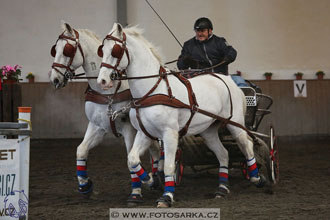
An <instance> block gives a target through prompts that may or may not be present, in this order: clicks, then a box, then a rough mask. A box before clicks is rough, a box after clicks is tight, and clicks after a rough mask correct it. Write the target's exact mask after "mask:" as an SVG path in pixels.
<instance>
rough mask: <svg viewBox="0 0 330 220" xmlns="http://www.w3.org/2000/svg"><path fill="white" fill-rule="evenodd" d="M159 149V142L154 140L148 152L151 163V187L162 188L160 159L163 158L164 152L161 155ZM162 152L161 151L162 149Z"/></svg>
mask: <svg viewBox="0 0 330 220" xmlns="http://www.w3.org/2000/svg"><path fill="white" fill-rule="evenodd" d="M160 151H161V149H160V146H159V144H158V143H157V142H156V141H154V142H153V143H152V144H151V146H150V148H149V153H150V156H151V164H152V177H153V180H154V183H153V185H152V186H151V189H162V188H163V182H164V180H163V177H164V175H162V173H164V172H161V171H162V170H163V166H162V164H163V163H162V161H163V160H164V153H163V156H161V152H160ZM162 152H163V151H162Z"/></svg>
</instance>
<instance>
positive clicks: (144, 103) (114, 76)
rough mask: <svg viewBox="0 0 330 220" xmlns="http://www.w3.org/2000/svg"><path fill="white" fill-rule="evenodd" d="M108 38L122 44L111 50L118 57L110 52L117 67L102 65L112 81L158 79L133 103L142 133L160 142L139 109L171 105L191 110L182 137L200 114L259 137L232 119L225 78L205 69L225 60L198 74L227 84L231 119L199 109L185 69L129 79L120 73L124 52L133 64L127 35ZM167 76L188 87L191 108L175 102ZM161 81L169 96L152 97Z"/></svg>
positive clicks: (160, 70) (121, 71)
mask: <svg viewBox="0 0 330 220" xmlns="http://www.w3.org/2000/svg"><path fill="white" fill-rule="evenodd" d="M106 39H107V40H114V41H115V42H120V43H121V44H122V46H121V47H120V46H118V47H120V48H119V49H118V47H117V48H115V46H116V45H117V44H115V45H114V46H113V48H112V52H113V51H119V52H120V54H119V55H118V53H115V54H113V53H111V55H112V56H113V57H115V58H117V62H116V64H115V66H112V65H110V64H107V63H103V62H102V63H101V67H102V66H103V67H106V68H109V69H112V70H113V72H112V73H111V75H110V78H111V80H131V79H147V78H154V77H159V79H158V80H157V82H156V84H155V85H154V86H153V87H152V88H151V89H150V90H149V92H147V93H146V94H145V95H144V96H143V97H142V98H138V99H135V100H133V102H132V103H133V104H132V108H135V111H136V118H137V121H138V123H139V126H140V128H141V130H142V131H143V133H144V134H145V135H146V136H148V137H149V138H150V139H153V140H157V138H155V137H153V136H152V135H151V134H150V133H149V132H148V131H147V130H146V129H145V127H144V125H143V123H142V121H141V117H140V112H139V109H140V108H144V107H149V106H153V105H167V106H171V107H174V108H185V109H190V117H189V119H188V121H187V122H186V124H185V126H184V127H183V128H182V129H181V130H180V131H179V135H180V136H181V137H182V136H184V135H185V134H186V133H187V131H188V128H189V125H190V123H191V121H192V118H193V116H194V115H195V113H196V112H199V113H201V114H203V115H206V116H208V117H211V118H214V119H216V120H218V121H220V122H222V123H223V124H224V126H226V125H227V124H231V125H233V126H236V127H239V128H241V129H243V130H245V131H246V132H247V133H248V135H249V136H250V137H251V138H252V139H253V140H255V139H256V137H255V136H254V135H253V134H252V133H251V132H250V131H249V130H248V129H247V128H245V127H244V126H243V125H241V124H239V123H236V122H234V121H231V120H230V119H231V118H232V113H233V104H232V97H231V92H230V89H229V87H228V85H227V84H226V83H225V81H224V80H223V79H222V78H220V77H219V76H217V75H216V74H215V73H213V72H208V71H206V70H209V69H212V68H215V67H217V66H220V65H223V64H224V63H225V61H222V62H220V63H218V64H216V65H214V66H212V67H208V68H204V69H201V70H200V71H199V74H198V75H205V74H209V75H211V76H213V77H216V78H217V79H219V80H221V81H222V82H223V83H224V84H225V85H226V87H227V90H228V93H229V96H230V116H229V117H228V118H224V117H221V116H219V115H215V114H213V113H211V112H208V111H205V110H203V109H200V108H199V107H198V103H197V100H196V97H195V94H194V92H193V89H192V87H191V84H190V82H189V80H188V79H186V78H184V77H183V76H182V75H181V74H182V73H184V72H185V71H186V70H183V71H182V72H169V73H167V72H166V70H165V69H164V67H162V66H160V67H159V73H158V74H155V75H149V76H136V77H128V76H127V75H126V69H123V70H118V66H119V64H120V61H121V59H122V57H123V54H124V52H126V55H127V58H128V65H129V64H130V59H129V54H128V50H127V47H126V34H125V33H124V32H123V40H121V39H118V38H116V37H113V36H112V33H111V34H110V35H107V36H106V37H105V39H104V40H106ZM104 40H103V41H104ZM102 45H103V44H102ZM102 45H101V46H102ZM101 46H100V48H101V51H102V47H101ZM100 48H99V50H98V51H100ZM98 53H99V56H101V55H103V54H101V52H98ZM128 65H127V66H128ZM126 68H127V67H126ZM196 72H197V71H196ZM168 75H174V76H175V77H177V78H178V79H179V80H180V81H181V82H182V83H183V84H184V85H185V87H186V88H187V91H188V98H189V105H188V104H185V103H183V102H181V101H180V100H178V99H176V98H175V97H174V96H173V94H172V90H171V87H170V84H169V81H168V77H167V76H168ZM162 80H165V83H166V86H167V92H168V95H164V94H157V95H151V94H152V93H153V92H154V91H155V90H156V88H157V87H158V85H159V84H160V82H161V81H162ZM115 94H116V93H115ZM150 95H151V96H150Z"/></svg>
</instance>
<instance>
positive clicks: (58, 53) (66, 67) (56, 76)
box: [50, 22, 84, 88]
mask: <svg viewBox="0 0 330 220" xmlns="http://www.w3.org/2000/svg"><path fill="white" fill-rule="evenodd" d="M62 26H63V29H64V31H63V33H62V34H61V35H60V36H59V37H58V39H57V41H56V43H55V45H54V46H53V47H52V49H51V51H50V54H51V55H52V56H53V57H54V58H55V59H54V62H53V64H52V70H51V74H50V81H51V82H52V83H53V85H54V86H55V88H61V87H64V86H65V85H66V84H67V82H68V80H69V79H72V78H73V77H74V75H75V72H74V71H75V69H77V68H78V67H80V66H82V65H83V63H84V54H83V51H82V48H81V45H80V43H79V33H78V32H77V31H76V30H74V29H73V28H71V26H70V25H69V24H68V23H64V22H63V24H62Z"/></svg>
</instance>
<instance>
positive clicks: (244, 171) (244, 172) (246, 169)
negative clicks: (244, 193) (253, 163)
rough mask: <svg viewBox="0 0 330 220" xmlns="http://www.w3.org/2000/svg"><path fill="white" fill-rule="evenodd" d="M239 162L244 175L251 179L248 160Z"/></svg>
mask: <svg viewBox="0 0 330 220" xmlns="http://www.w3.org/2000/svg"><path fill="white" fill-rule="evenodd" d="M239 164H240V166H241V171H242V175H243V177H244V178H245V179H247V180H249V179H250V176H249V171H248V168H247V164H246V162H240V163H239Z"/></svg>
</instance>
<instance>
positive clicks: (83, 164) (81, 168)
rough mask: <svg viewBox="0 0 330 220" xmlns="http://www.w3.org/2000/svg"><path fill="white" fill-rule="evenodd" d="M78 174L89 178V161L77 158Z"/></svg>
mask: <svg viewBox="0 0 330 220" xmlns="http://www.w3.org/2000/svg"><path fill="white" fill-rule="evenodd" d="M77 176H78V177H82V178H87V177H88V176H87V161H86V160H77Z"/></svg>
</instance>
